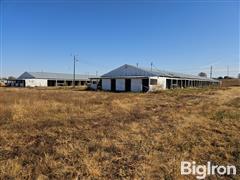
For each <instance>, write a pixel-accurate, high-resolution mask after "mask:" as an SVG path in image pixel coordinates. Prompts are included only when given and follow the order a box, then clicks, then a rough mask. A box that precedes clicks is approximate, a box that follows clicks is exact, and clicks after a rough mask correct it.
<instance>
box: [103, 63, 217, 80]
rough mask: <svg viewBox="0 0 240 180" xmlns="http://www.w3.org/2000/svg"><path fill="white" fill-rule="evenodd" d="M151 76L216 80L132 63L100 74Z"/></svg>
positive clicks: (112, 76) (121, 76)
mask: <svg viewBox="0 0 240 180" xmlns="http://www.w3.org/2000/svg"><path fill="white" fill-rule="evenodd" d="M152 76H160V77H169V78H184V79H198V80H205V81H216V80H214V79H210V78H206V77H200V76H194V75H189V74H183V73H176V72H170V71H163V70H159V69H156V68H153V69H149V68H140V67H136V66H132V65H128V64H125V65H123V66H120V67H119V68H116V69H114V70H112V71H110V72H109V73H106V74H104V75H102V76H101V78H127V77H152Z"/></svg>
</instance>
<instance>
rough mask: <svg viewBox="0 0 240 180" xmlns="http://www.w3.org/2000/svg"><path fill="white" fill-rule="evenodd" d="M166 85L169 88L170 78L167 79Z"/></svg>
mask: <svg viewBox="0 0 240 180" xmlns="http://www.w3.org/2000/svg"><path fill="white" fill-rule="evenodd" d="M166 87H167V89H171V79H167V82H166Z"/></svg>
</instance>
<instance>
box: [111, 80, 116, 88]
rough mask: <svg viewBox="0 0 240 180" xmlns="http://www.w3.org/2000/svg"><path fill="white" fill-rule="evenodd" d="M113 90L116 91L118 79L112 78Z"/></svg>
mask: <svg viewBox="0 0 240 180" xmlns="http://www.w3.org/2000/svg"><path fill="white" fill-rule="evenodd" d="M111 91H116V79H111Z"/></svg>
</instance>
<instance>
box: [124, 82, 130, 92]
mask: <svg viewBox="0 0 240 180" xmlns="http://www.w3.org/2000/svg"><path fill="white" fill-rule="evenodd" d="M125 91H127V92H129V91H131V79H125Z"/></svg>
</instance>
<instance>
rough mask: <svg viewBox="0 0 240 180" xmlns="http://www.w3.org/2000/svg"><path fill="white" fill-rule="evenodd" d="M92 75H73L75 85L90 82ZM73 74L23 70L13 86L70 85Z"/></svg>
mask: <svg viewBox="0 0 240 180" xmlns="http://www.w3.org/2000/svg"><path fill="white" fill-rule="evenodd" d="M90 78H96V76H94V75H80V74H76V75H75V85H76V86H83V85H86V84H87V83H90ZM72 85H73V75H72V74H64V73H48V72H24V73H23V74H22V75H21V76H19V77H18V78H17V80H16V83H15V86H20V87H48V86H72Z"/></svg>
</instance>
